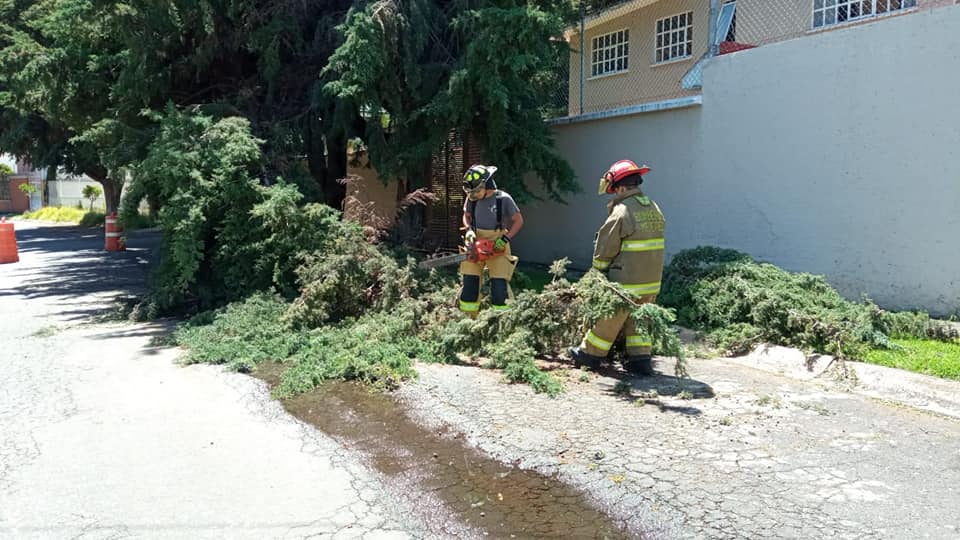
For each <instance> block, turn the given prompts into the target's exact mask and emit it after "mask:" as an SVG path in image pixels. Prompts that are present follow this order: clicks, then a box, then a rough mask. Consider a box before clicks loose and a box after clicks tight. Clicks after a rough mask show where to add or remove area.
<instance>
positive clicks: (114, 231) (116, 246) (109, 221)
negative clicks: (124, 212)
mask: <svg viewBox="0 0 960 540" xmlns="http://www.w3.org/2000/svg"><path fill="white" fill-rule="evenodd" d="M104 229H106V235H107V238H106V242H105V243H104V246H103V249H105V250H107V251H124V250H125V249H126V248H127V246H126V245H124V242H123V229H122V228H120V226H119V225H117V213H116V212H113V213H111V214H110V215H109V216H107V217H106V219H105V220H104Z"/></svg>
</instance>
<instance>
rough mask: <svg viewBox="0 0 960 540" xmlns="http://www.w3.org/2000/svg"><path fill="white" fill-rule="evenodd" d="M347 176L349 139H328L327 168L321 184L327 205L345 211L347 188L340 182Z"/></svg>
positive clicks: (344, 137)
mask: <svg viewBox="0 0 960 540" xmlns="http://www.w3.org/2000/svg"><path fill="white" fill-rule="evenodd" d="M346 176H347V138H346V136H344V135H338V136H336V137H328V138H327V168H326V171H325V174H324V178H323V181H322V183H321V185H322V187H323V195H324V198H325V199H326V203H327V204H328V205H329V206H332V207H334V208H336V209H338V210H343V201H344V199H346V198H347V186H345V185H343V184H342V183H340V180H341V179H343V178H346Z"/></svg>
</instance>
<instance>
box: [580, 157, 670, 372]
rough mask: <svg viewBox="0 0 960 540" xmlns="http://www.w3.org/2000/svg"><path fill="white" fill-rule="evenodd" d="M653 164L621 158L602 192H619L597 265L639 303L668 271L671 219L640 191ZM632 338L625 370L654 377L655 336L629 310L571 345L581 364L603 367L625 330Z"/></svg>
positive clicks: (600, 237) (598, 244)
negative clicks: (668, 225) (665, 266)
mask: <svg viewBox="0 0 960 540" xmlns="http://www.w3.org/2000/svg"><path fill="white" fill-rule="evenodd" d="M648 172H650V168H649V167H647V166H645V165H644V166H638V165H637V164H636V163H634V162H633V161H630V160H621V161H618V162H616V163H614V164H613V165H611V166H610V169H609V170H608V171H607V172H606V174H604V175H603V177H602V178H601V179H600V194H601V195H603V194H607V195H613V199H612V200H611V201H610V202H609V203H608V204H607V210H608V216H607V220H606V221H605V222H604V223H603V226H602V227H600V231H599V232H598V233H597V237H596V241H595V245H594V251H593V267H594V268H595V269H597V270H600V271H602V272H605V273H606V274H607V277H608V278H609V279H610V281H614V282H617V283H620V284H621V285H622V286H623V288H624V289H626V290H627V291H628V292H629V293H631V294H632V295H633V297H634V298H635V302H636V303H637V304H645V303H652V302H655V301H656V299H657V293H659V292H660V279H661V277H662V275H663V257H664V251H663V249H664V244H663V231H664V224H665V220H664V218H663V214H662V213H661V212H660V208H659V207H658V206H657V204H656V203H655V202H653V201H652V200H651V199H650V198H649V197H647V196H646V195H644V194H643V192H642V191H640V184H642V183H643V175H644V174H646V173H648ZM621 331H623V333H624V337H625V338H626V348H627V358H626V360H625V361H624V368H625V369H626V370H627V371H628V372H630V373H634V374H637V375H652V374H653V362H652V357H651V350H650V348H651V345H652V343H651V340H650V336H647V335H645V333H644V332H643V330H642V329H640V328H637V324H636V321H634V320H633V317H632V316H631V314H630V311H629V310H622V311H620V312H619V313H617V314H616V315H614V316H613V317H611V318H609V319H606V320H602V321H600V322H598V323H597V324H596V326H594V327H593V328H592V329H590V330H589V331H588V332H587V334H586V336H584V338H583V341H582V342H581V344H580V346H579V347H573V348H571V349H570V355H571V356H572V357H573V360H574V363H575V364H576V365H577V367H581V366H586V367H588V368H590V369H597V368H599V367H600V362H601V360H603V359H604V358H606V356H607V354H608V353H609V352H610V348H611V347H612V346H613V343H614V341H616V339H617V337H618V336H619V334H620V332H621Z"/></svg>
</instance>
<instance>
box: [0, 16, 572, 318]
mask: <svg viewBox="0 0 960 540" xmlns="http://www.w3.org/2000/svg"><path fill="white" fill-rule="evenodd" d="M574 17H575V10H574V9H573V5H572V4H571V3H569V2H568V1H567V0H529V1H520V0H453V1H450V0H409V1H406V2H399V1H397V0H376V1H370V0H318V1H314V2H303V1H302V0H161V1H159V2H158V1H154V0H124V1H122V2H121V1H117V0H5V1H2V2H0V152H9V153H12V154H15V155H17V156H19V157H22V158H27V159H29V160H30V161H31V162H32V163H33V164H34V165H35V166H41V167H42V166H52V167H63V168H66V169H67V170H68V171H69V172H72V173H83V174H87V175H89V176H90V177H92V178H93V179H95V180H97V181H99V182H100V183H101V184H102V185H103V188H104V199H105V201H106V204H107V209H108V211H114V210H118V209H119V210H121V214H122V215H123V214H126V215H129V213H130V212H135V211H136V208H137V206H138V205H139V203H140V201H141V200H143V199H144V198H146V199H147V200H148V201H149V203H150V206H151V208H152V209H153V210H154V211H156V212H157V213H158V215H157V217H158V220H159V222H160V223H161V224H162V225H163V229H164V236H165V242H164V253H163V257H162V259H163V262H162V263H161V266H160V268H161V274H162V276H161V277H162V279H158V280H156V283H158V284H159V287H160V288H161V289H162V290H163V291H165V292H164V293H163V294H164V295H165V296H164V300H163V301H162V302H160V303H161V304H163V305H164V306H173V305H176V304H177V303H179V302H183V301H187V300H191V299H192V300H197V301H199V302H200V303H202V304H208V305H211V304H217V303H218V302H221V301H223V300H225V299H230V298H233V297H235V296H236V295H242V294H244V293H245V291H246V290H255V289H257V288H262V287H267V286H270V283H272V281H271V280H270V279H261V277H260V276H259V272H261V271H263V270H264V269H266V268H268V267H271V266H274V267H277V268H279V267H283V268H285V270H283V271H279V270H274V271H275V272H279V274H277V275H281V276H282V275H290V273H291V270H290V265H291V264H293V263H289V262H282V263H281V262H277V261H289V260H290V257H289V256H288V255H289V254H287V253H285V252H284V253H280V252H277V253H274V254H273V255H270V257H272V258H270V257H268V258H267V259H263V257H264V256H265V255H264V253H269V250H266V251H265V249H264V246H263V242H265V240H264V239H265V238H270V237H271V235H272V234H273V233H272V232H270V231H266V230H262V229H257V228H256V227H253V228H251V227H248V226H247V223H248V222H250V221H251V219H252V220H253V221H256V220H257V219H260V218H258V217H257V216H259V214H256V211H255V209H256V208H262V205H263V204H266V203H267V202H268V201H271V200H275V198H276V196H275V195H274V194H271V192H270V190H271V189H272V188H271V186H276V187H282V189H283V190H287V191H284V193H288V192H289V190H291V189H294V190H295V191H297V192H298V193H299V194H300V195H299V196H298V197H299V198H296V201H297V204H298V205H300V206H303V205H307V204H310V203H325V204H327V205H329V206H331V207H333V208H340V207H341V205H342V203H343V200H344V195H345V188H344V186H343V185H342V184H341V182H340V181H339V180H341V179H342V178H344V177H345V176H346V166H347V163H346V160H347V155H346V154H347V152H346V149H347V144H348V141H350V140H352V139H353V138H355V137H360V138H362V139H363V140H364V141H365V143H366V145H367V147H368V148H369V153H370V158H371V161H372V162H373V164H374V166H375V167H376V168H377V169H378V171H379V172H380V174H381V176H382V177H385V178H398V179H404V180H407V182H405V185H407V186H410V187H418V186H417V184H418V180H421V179H422V178H423V174H422V173H423V171H424V170H425V166H427V165H429V163H430V158H431V155H432V154H433V153H434V152H436V151H437V149H438V147H439V146H440V144H441V142H442V141H444V140H445V139H446V138H447V137H448V135H449V134H450V133H451V132H452V131H455V130H456V131H461V132H469V133H470V134H471V135H472V138H473V140H475V141H478V142H479V143H480V146H481V152H482V155H483V157H484V160H485V161H486V162H488V163H493V164H496V165H497V166H498V167H499V168H500V169H501V173H499V174H498V181H499V182H500V183H501V184H502V185H503V186H504V187H505V188H507V189H510V190H511V191H512V192H513V193H514V194H515V196H517V198H519V199H521V200H523V199H527V198H530V197H532V196H533V194H534V192H535V191H534V189H532V187H533V186H530V185H528V184H526V183H524V181H523V178H524V176H525V175H527V174H529V173H533V174H534V175H535V176H536V178H538V179H539V180H540V181H541V182H542V185H543V187H544V188H545V192H546V193H547V194H548V196H550V197H553V198H559V197H561V196H562V194H563V193H564V192H567V191H572V190H575V189H576V187H577V186H576V184H575V182H574V181H573V172H572V170H571V168H570V166H569V165H568V164H567V163H566V162H565V161H564V160H563V159H562V158H561V157H560V156H559V155H558V154H557V153H556V151H555V149H554V147H553V141H552V138H551V135H550V131H549V128H548V126H547V125H546V124H545V123H544V118H545V115H546V114H547V111H548V109H549V106H550V101H551V100H550V97H551V96H552V95H553V94H554V93H555V92H556V90H557V89H558V88H563V87H565V85H566V84H567V81H566V75H565V73H566V71H565V69H566V65H567V63H568V51H569V50H568V46H567V44H566V42H565V41H564V40H563V32H564V29H565V28H567V27H568V26H569V25H570V24H571V22H572V21H573V20H574ZM121 189H123V192H124V193H126V194H127V195H126V197H127V198H126V199H124V200H125V201H127V202H128V203H129V204H126V203H124V204H121ZM290 200H293V199H290ZM281 221H283V220H281ZM254 254H256V255H257V257H254V256H253V255H254ZM258 261H259V262H258ZM271 261H272V262H271ZM277 265H279V266H277ZM282 288H283V284H282V283H281V289H282Z"/></svg>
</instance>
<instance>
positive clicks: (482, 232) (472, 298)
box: [460, 165, 523, 317]
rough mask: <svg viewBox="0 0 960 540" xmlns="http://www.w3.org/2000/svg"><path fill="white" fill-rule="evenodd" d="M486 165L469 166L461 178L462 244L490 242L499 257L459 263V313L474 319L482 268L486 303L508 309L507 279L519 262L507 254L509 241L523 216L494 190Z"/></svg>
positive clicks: (492, 170) (506, 196)
mask: <svg viewBox="0 0 960 540" xmlns="http://www.w3.org/2000/svg"><path fill="white" fill-rule="evenodd" d="M495 172H497V168H496V167H493V166H490V165H473V166H472V167H470V168H469V169H467V172H466V173H464V175H463V191H464V193H466V195H467V196H466V198H465V199H466V200H464V203H463V225H464V226H465V227H466V228H467V233H466V234H465V235H464V242H465V243H466V244H467V245H469V244H471V243H473V242H474V241H475V240H476V239H477V238H486V239H493V240H494V241H495V244H494V251H496V252H501V253H502V255H499V256H497V257H494V258H492V259H488V260H486V261H483V262H479V263H476V262H470V261H464V262H462V263H460V274H461V276H463V288H462V289H461V291H460V310H461V311H463V312H464V313H466V314H467V315H469V316H471V317H475V316H476V315H477V313H478V312H479V310H480V285H481V279H482V277H483V269H484V267H486V268H487V272H488V273H489V274H490V304H491V305H492V307H493V309H494V310H496V311H503V310H506V309H508V306H507V298H508V297H509V295H510V285H509V281H510V278H512V277H513V271H514V270H515V269H516V267H517V261H518V260H519V259H518V258H517V257H515V256H514V255H513V254H512V253H511V252H510V241H511V240H512V239H513V238H514V237H515V236H516V235H517V233H519V232H520V229H521V228H522V227H523V216H522V215H521V214H520V208H518V207H517V203H516V202H514V200H513V197H511V196H510V194H509V193H507V192H506V191H503V190H500V189H497V184H496V182H494V181H493V173H495Z"/></svg>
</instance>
